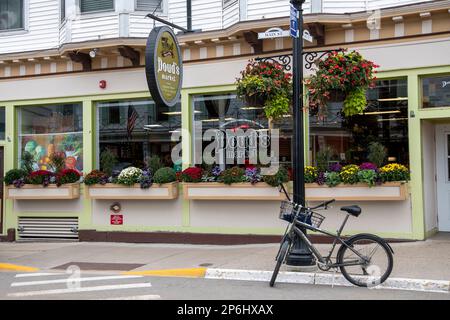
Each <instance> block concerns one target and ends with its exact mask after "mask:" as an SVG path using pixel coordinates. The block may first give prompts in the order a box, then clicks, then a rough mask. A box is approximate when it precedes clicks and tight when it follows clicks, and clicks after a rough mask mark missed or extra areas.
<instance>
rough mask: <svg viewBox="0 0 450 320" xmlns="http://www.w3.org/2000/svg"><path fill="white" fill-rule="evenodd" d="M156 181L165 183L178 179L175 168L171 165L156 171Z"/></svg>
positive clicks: (154, 179)
mask: <svg viewBox="0 0 450 320" xmlns="http://www.w3.org/2000/svg"><path fill="white" fill-rule="evenodd" d="M153 181H154V182H155V183H159V184H163V183H170V182H174V181H177V175H176V173H175V170H173V169H172V168H169V167H164V168H160V169H158V170H157V171H156V172H155V175H154V176H153Z"/></svg>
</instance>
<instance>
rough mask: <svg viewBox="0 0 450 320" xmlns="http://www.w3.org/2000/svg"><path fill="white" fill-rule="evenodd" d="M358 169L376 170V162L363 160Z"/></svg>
mask: <svg viewBox="0 0 450 320" xmlns="http://www.w3.org/2000/svg"><path fill="white" fill-rule="evenodd" d="M359 169H360V170H373V171H377V170H378V167H377V166H376V164H374V163H372V162H364V163H362V164H361V165H360V166H359Z"/></svg>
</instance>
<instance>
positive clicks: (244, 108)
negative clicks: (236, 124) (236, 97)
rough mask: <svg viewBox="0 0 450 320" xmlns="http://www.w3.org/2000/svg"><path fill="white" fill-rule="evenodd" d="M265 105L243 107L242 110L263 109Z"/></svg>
mask: <svg viewBox="0 0 450 320" xmlns="http://www.w3.org/2000/svg"><path fill="white" fill-rule="evenodd" d="M262 109H264V108H263V107H242V108H241V110H262Z"/></svg>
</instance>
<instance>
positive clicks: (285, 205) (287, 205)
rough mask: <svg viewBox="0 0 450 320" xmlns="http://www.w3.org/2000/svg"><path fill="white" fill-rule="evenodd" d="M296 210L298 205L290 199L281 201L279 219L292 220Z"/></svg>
mask: <svg viewBox="0 0 450 320" xmlns="http://www.w3.org/2000/svg"><path fill="white" fill-rule="evenodd" d="M297 212H298V207H297V205H296V204H294V203H292V202H290V201H281V206H280V215H279V218H280V219H281V220H284V221H287V222H292V220H293V219H294V216H295V214H296V213H297Z"/></svg>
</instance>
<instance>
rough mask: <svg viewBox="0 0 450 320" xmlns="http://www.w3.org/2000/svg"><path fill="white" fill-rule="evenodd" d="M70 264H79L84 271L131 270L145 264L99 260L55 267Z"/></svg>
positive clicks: (66, 266) (62, 267)
mask: <svg viewBox="0 0 450 320" xmlns="http://www.w3.org/2000/svg"><path fill="white" fill-rule="evenodd" d="M70 266H77V267H78V268H80V269H81V270H82V271H87V270H89V271H131V270H134V269H136V268H140V267H142V266H145V264H137V263H97V262H69V263H65V264H63V265H60V266H57V267H54V268H52V269H55V270H65V269H67V268H68V267H70Z"/></svg>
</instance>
